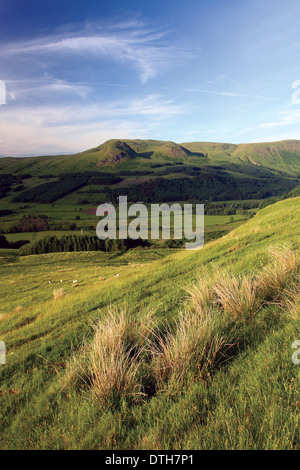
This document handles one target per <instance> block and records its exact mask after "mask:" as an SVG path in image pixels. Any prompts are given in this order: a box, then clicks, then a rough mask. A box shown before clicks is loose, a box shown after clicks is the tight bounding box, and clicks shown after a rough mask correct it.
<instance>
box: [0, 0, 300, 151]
mask: <svg viewBox="0 0 300 470" xmlns="http://www.w3.org/2000/svg"><path fill="white" fill-rule="evenodd" d="M299 59H300V3H299V0H285V1H284V2H283V1H282V0H242V1H241V0H151V1H144V0H110V1H108V0H105V1H102V0H59V1H58V0H0V155H11V156H19V155H47V154H59V153H76V152H80V151H83V150H86V149H89V148H93V147H96V146H98V145H100V144H101V143H103V142H105V141H106V140H108V139H112V138H116V139H157V140H171V141H174V142H177V143H184V142H193V141H200V142H203V141H206V142H228V143H235V144H237V143H252V142H269V141H277V140H283V139H300V126H299V124H300V60H299Z"/></svg>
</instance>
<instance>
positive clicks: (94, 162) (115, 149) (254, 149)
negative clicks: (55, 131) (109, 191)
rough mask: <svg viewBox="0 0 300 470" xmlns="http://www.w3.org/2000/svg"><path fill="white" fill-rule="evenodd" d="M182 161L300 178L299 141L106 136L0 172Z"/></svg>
mask: <svg viewBox="0 0 300 470" xmlns="http://www.w3.org/2000/svg"><path fill="white" fill-rule="evenodd" d="M178 162H180V163H184V164H186V165H193V166H197V167H203V166H213V167H216V166H217V167H220V168H219V169H223V170H225V171H227V172H230V173H241V170H242V173H245V174H249V173H253V172H254V174H257V173H258V172H259V171H260V172H261V171H265V170H267V171H269V172H271V173H272V174H276V175H277V176H293V177H295V176H296V177H300V141H299V140H286V141H281V142H272V143H255V144H239V145H234V144H227V143H224V144H223V143H213V142H189V143H183V144H177V143H175V142H167V141H159V140H139V139H137V140H128V139H126V140H120V139H111V140H108V141H107V142H105V143H103V144H101V145H99V146H98V147H95V148H92V149H89V150H86V151H84V152H80V153H77V154H74V155H55V156H41V157H24V158H13V157H4V158H1V159H0V173H11V174H14V175H17V174H22V173H30V174H32V175H36V176H39V175H44V174H49V173H52V174H54V175H58V174H62V173H70V172H84V171H99V172H101V171H107V170H109V171H113V172H116V171H118V170H149V169H151V168H153V167H154V168H155V166H154V165H164V164H166V163H171V164H172V163H178Z"/></svg>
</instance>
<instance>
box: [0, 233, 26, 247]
mask: <svg viewBox="0 0 300 470" xmlns="http://www.w3.org/2000/svg"><path fill="white" fill-rule="evenodd" d="M27 243H30V242H29V240H17V241H15V242H9V241H8V240H7V239H6V237H5V236H4V235H0V248H14V249H17V248H21V247H22V246H23V245H26V244H27Z"/></svg>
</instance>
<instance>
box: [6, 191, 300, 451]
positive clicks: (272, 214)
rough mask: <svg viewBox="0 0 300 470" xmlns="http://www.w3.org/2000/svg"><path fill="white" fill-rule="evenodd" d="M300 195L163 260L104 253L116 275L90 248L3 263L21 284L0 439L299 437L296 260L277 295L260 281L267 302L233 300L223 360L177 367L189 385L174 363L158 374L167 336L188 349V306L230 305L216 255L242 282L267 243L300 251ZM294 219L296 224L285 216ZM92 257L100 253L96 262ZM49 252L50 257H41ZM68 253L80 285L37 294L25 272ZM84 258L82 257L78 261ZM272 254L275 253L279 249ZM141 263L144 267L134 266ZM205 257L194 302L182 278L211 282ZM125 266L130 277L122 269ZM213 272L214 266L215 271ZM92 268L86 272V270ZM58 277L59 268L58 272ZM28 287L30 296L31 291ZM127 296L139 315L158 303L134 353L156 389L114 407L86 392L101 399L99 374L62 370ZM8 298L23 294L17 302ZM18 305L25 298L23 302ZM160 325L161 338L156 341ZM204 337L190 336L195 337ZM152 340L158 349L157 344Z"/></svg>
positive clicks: (194, 444)
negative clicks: (70, 379) (93, 377)
mask: <svg viewBox="0 0 300 470" xmlns="http://www.w3.org/2000/svg"><path fill="white" fill-rule="evenodd" d="M299 202H300V201H299V199H294V200H286V201H283V202H280V203H278V204H276V205H275V206H273V207H271V206H270V207H267V208H266V209H264V210H263V211H262V212H260V213H259V214H258V215H257V216H255V217H254V218H253V219H252V220H250V221H249V222H247V224H245V225H244V226H243V227H242V226H241V227H239V228H238V229H237V230H235V231H234V232H233V233H231V234H229V235H227V236H225V237H224V238H222V239H220V240H217V241H214V242H212V243H210V244H209V245H207V246H206V247H204V249H203V250H201V251H200V252H197V253H187V252H185V251H182V252H177V253H175V254H174V255H172V256H170V257H167V258H163V259H158V258H157V259H156V261H153V262H148V261H146V262H141V259H140V260H139V261H138V262H137V261H134V260H130V262H129V263H128V265H126V266H127V267H125V264H123V265H120V264H119V265H114V266H108V265H109V261H108V260H107V261H104V263H103V264H104V266H102V268H101V269H102V270H103V269H106V270H107V273H110V279H109V282H108V283H106V281H105V282H103V281H100V280H99V274H100V276H101V274H102V273H100V269H99V266H98V268H97V256H96V258H94V262H93V261H92V259H93V256H91V254H88V255H87V254H84V255H83V256H82V257H81V254H76V256H73V257H72V258H70V259H68V261H67V258H68V257H67V256H65V255H64V256H59V257H57V256H56V255H54V256H52V255H51V256H46V255H44V256H41V257H34V256H33V257H28V259H27V260H26V261H22V264H21V265H19V266H18V267H16V263H17V262H14V263H11V265H7V264H5V265H4V266H3V267H2V268H1V269H3V271H2V272H3V273H6V275H7V274H9V273H10V275H11V276H12V277H11V278H10V279H9V278H8V276H6V277H7V280H8V281H9V282H10V281H12V280H14V282H15V283H16V284H15V285H12V284H11V287H9V286H7V298H6V300H5V306H4V308H3V310H1V314H2V315H4V318H3V317H2V320H1V339H3V340H4V341H5V343H6V344H7V347H8V356H7V357H8V361H7V365H6V366H5V367H4V366H3V367H2V366H1V369H0V374H1V388H0V395H1V396H0V402H1V414H2V419H1V423H0V431H1V433H0V446H1V448H10V449H12V448H26V449H29V448H33V449H35V448H36V449H37V448H38V449H43V448H47V449H49V448H50V449H175V450H176V449H193V448H203V449H213V448H215V449H229V448H234V449H245V448H253V449H255V448H256V449H259V448H262V449H268V448H274V449H276V448H279V449H297V448H299V441H300V436H299V426H298V425H299V366H298V365H296V364H293V363H292V361H291V357H292V354H293V353H294V352H295V350H294V349H293V348H292V344H293V342H294V341H295V340H296V339H299V336H300V326H299V297H298V294H299V292H298V280H297V279H298V277H297V276H299V273H298V274H297V272H296V271H293V274H292V277H290V276H291V273H292V271H290V272H288V273H287V278H288V279H289V280H288V287H287V288H286V287H285V286H284V287H283V288H282V287H281V288H280V289H281V290H280V291H279V292H277V293H276V289H273V294H274V295H273V294H272V296H271V294H270V292H267V291H266V290H265V289H258V288H256V290H255V298H256V299H257V298H259V299H260V300H259V307H260V308H259V309H258V310H257V311H256V309H254V310H253V312H255V313H253V314H251V315H248V314H247V315H245V316H242V315H233V314H232V315H231V313H230V309H228V308H227V307H226V309H227V313H226V315H225V319H226V322H225V320H224V327H225V326H226V325H227V326H226V328H228V325H229V324H230V323H231V322H232V325H234V326H235V329H234V344H235V346H234V347H232V348H230V349H226V350H223V351H222V354H223V355H221V359H219V357H218V356H216V357H214V356H213V361H211V362H208V367H207V366H206V367H205V368H203V367H202V366H199V364H206V361H205V358H204V360H202V362H199V361H198V365H197V361H194V360H193V361H192V362H191V364H190V365H188V368H187V369H188V370H187V373H186V376H185V373H184V374H181V372H180V373H179V376H180V377H181V378H182V380H183V382H184V385H183V386H182V387H179V389H176V386H174V384H175V385H176V381H175V380H174V376H173V377H172V373H168V374H164V373H163V374H161V375H162V376H163V379H162V380H160V379H159V380H158V379H157V378H156V379H155V377H157V375H155V370H157V369H156V366H155V361H156V358H157V352H158V353H160V354H162V356H163V347H162V345H167V346H169V345H172V348H174V349H172V351H171V356H172V357H173V358H174V357H175V358H176V357H177V356H176V354H178V351H179V352H180V351H183V349H182V348H179V350H178V348H177V352H176V354H175V352H174V351H176V347H177V345H178V344H180V341H179V339H180V337H182V338H184V337H185V336H186V335H187V334H188V331H189V328H188V324H189V323H190V324H194V323H193V322H194V320H193V322H192V321H191V320H189V321H187V323H186V331H185V330H182V331H184V334H183V333H181V330H180V328H181V329H182V328H184V323H183V322H184V317H185V315H184V313H185V312H187V311H189V310H188V309H191V310H190V311H189V315H192V314H193V315H195V316H194V319H197V318H199V317H200V318H201V315H204V314H202V313H201V312H200V307H199V306H201V305H202V300H201V296H202V297H203V298H204V300H205V309H204V308H203V311H206V309H207V308H209V306H213V310H215V309H216V310H217V311H220V312H222V311H224V306H225V305H227V304H225V303H224V302H223V303H222V302H221V301H220V299H219V300H218V293H217V291H216V289H214V288H213V287H214V286H216V285H217V284H216V283H217V281H218V272H217V271H216V266H218V269H219V270H221V269H223V270H225V271H226V272H229V273H230V276H231V278H233V279H238V280H239V283H240V282H241V281H242V280H243V279H245V278H247V277H248V276H249V278H251V279H252V281H251V285H253V282H256V281H257V280H259V275H260V274H262V273H263V272H264V270H265V269H266V270H267V268H265V266H267V260H268V259H270V255H269V254H268V253H267V248H268V247H270V246H273V247H274V246H275V247H281V246H283V245H284V244H286V245H289V246H291V245H292V244H293V249H292V251H293V252H294V253H297V252H298V250H299V240H298V237H299V235H298V234H299V227H300V206H299ZM287 220H289V222H290V223H286V221H287ZM74 255H75V254H74ZM79 255H80V256H79ZM127 256H128V255H127ZM297 256H298V255H297ZM88 259H89V260H90V262H89V263H91V264H87V260H88ZM43 260H45V261H44V262H45V265H43V266H42V265H41V263H42V262H43ZM51 260H52V261H51ZM58 260H60V261H59V262H60V263H61V269H68V268H69V267H70V268H71V269H76V270H77V269H79V271H78V272H77V271H70V273H69V275H70V279H71V278H73V277H74V279H75V278H77V276H75V273H76V274H78V273H79V274H80V275H81V277H79V280H80V282H79V285H78V287H77V288H76V289H70V290H69V288H66V287H65V286H63V289H64V290H65V291H66V292H65V295H64V296H63V297H61V298H58V299H56V300H54V298H53V287H51V289H50V287H49V285H44V287H43V286H41V287H38V288H37V291H36V292H37V293H38V296H37V295H35V289H34V288H33V287H31V289H30V282H29V280H30V281H31V279H32V277H31V278H30V277H27V275H28V274H29V273H31V276H32V275H33V272H35V273H37V272H41V271H42V270H43V268H44V269H47V275H48V274H50V272H52V276H53V273H55V268H56V266H57V261H58ZM79 260H82V261H81V262H79ZM124 261H125V260H124ZM77 262H78V263H79V264H78V266H75V263H77ZM23 263H24V264H23ZM34 263H36V266H35V267H34V269H33V268H32V266H33V265H34ZM105 263H107V264H105ZM273 263H275V264H276V260H275V261H273ZM297 263H298V262H297ZM297 263H296V265H297ZM137 264H142V265H143V266H139V267H133V266H136V265H137ZM290 264H291V265H292V264H293V263H290ZM72 265H73V267H72ZM287 265H289V263H287ZM203 266H206V267H207V270H208V272H209V273H210V276H209V277H208V280H207V287H206V291H207V292H208V293H209V295H208V298H207V296H206V294H205V293H203V292H202V293H201V295H199V296H196V297H195V296H194V299H196V300H195V302H193V299H189V300H187V298H186V291H184V289H183V287H184V286H194V287H189V288H190V290H192V289H194V290H195V291H196V290H198V291H199V292H200V291H201V285H199V282H198V281H197V278H198V277H199V271H200V278H201V271H202V269H201V267H203ZM279 268H280V263H278V269H279ZM272 269H273V270H274V264H273V268H272ZM297 269H298V267H297ZM51 270H52V271H51ZM288 271H289V270H288ZM65 272H66V273H68V271H65ZM116 272H118V273H120V277H118V278H114V273H116ZM212 272H214V273H215V274H216V275H215V276H212V275H211V273H212ZM220 272H221V271H220ZM223 272H224V271H223ZM270 272H272V271H270ZM84 273H88V274H87V275H86V277H84ZM92 273H93V274H92ZM122 273H123V274H122ZM257 273H258V274H257ZM259 273H260V274H259ZM21 276H23V278H22V277H21ZM59 276H61V273H59V274H58V275H57V279H59ZM96 276H97V277H96ZM274 277H275V276H273V278H274ZM287 278H286V279H287ZM291 279H292V280H293V285H292V283H291V281H290V280H291ZM221 280H222V279H221ZM20 283H22V288H21V284H20ZM211 287H212V289H211ZM15 288H17V291H18V292H19V300H20V299H21V298H22V290H23V289H24V290H26V289H27V295H28V299H27V303H26V305H20V302H19V300H18V305H16V304H14V299H13V292H14V289H15ZM55 288H56V287H55ZM60 288H61V286H60ZM9 289H11V290H10V291H9ZM48 290H49V292H48ZM9 292H10V293H11V299H9ZM278 293H280V295H278ZM258 295H259V297H257V296H258ZM265 295H267V298H268V300H266V297H264V296H265ZM29 296H32V300H31V301H30V299H29ZM43 296H44V297H46V298H44V299H43ZM124 301H126V302H127V304H130V310H129V318H131V319H132V318H134V319H137V318H139V315H140V313H141V312H142V311H144V310H147V309H151V308H153V307H155V309H156V317H155V318H156V320H155V322H154V325H152V326H151V328H150V330H151V333H150V334H149V336H147V335H144V336H145V337H146V338H147V337H148V340H147V341H146V343H145V344H146V346H145V347H144V346H138V348H139V351H141V352H140V353H139V354H136V355H135V354H130V355H129V357H130V358H134V359H135V360H136V361H137V363H138V364H139V366H140V368H139V370H138V373H137V375H136V376H135V377H136V378H137V379H138V380H140V379H142V382H139V383H142V386H143V387H144V390H143V389H142V392H143V393H146V395H147V396H146V397H145V396H143V395H130V394H127V392H125V394H123V392H122V393H121V394H119V397H118V399H117V401H116V406H115V407H112V406H110V407H107V405H105V404H104V402H103V401H102V400H100V401H99V399H97V400H96V401H97V404H95V401H94V400H87V396H88V395H89V397H90V398H93V394H92V388H93V387H92V382H88V383H85V382H84V381H80V380H79V384H80V385H79V386H78V385H77V386H75V387H73V386H69V387H65V388H62V384H61V382H60V381H59V380H58V375H57V372H59V374H60V375H61V376H62V377H63V376H64V374H65V368H66V367H67V364H69V360H70V356H71V355H72V351H74V350H75V354H77V356H76V357H77V360H78V362H79V361H80V352H81V345H82V342H84V344H86V345H91V344H93V340H94V338H95V332H94V330H93V328H92V327H91V326H90V325H91V324H93V322H94V321H95V317H97V321H99V322H100V323H99V325H100V324H101V325H103V324H105V322H106V318H107V317H106V316H105V312H106V311H107V309H108V308H112V309H113V311H114V312H119V311H120V309H121V306H122V305H124ZM211 302H212V303H211ZM239 302H240V300H239V301H238V302H237V305H239ZM10 305H13V308H12V309H10ZM197 305H198V307H197ZM222 305H223V306H222ZM230 305H232V303H230ZM16 306H20V307H22V309H21V310H20V311H18V312H14V310H15V308H16ZM230 308H232V307H230ZM197 309H198V310H197ZM181 312H182V313H181ZM197 312H198V313H197ZM186 318H187V319H188V317H186ZM229 319H230V320H229ZM107 321H108V320H107ZM227 321H229V323H227ZM136 323H137V329H138V331H140V329H139V328H140V327H139V326H138V322H136ZM199 324H201V322H199ZM158 327H159V331H161V333H160V334H159V337H160V338H161V341H163V343H162V345H160V343H159V341H158V340H155V338H156V336H157V333H158ZM134 331H136V330H135V329H134ZM138 337H141V338H142V336H140V335H137V336H136V334H135V335H134V336H131V338H132V339H131V340H130V341H132V343H130V344H136V342H137V338H138ZM173 338H176V341H175V339H173ZM194 339H197V338H194ZM194 339H193V335H191V340H194ZM229 339H231V335H230V336H229ZM126 341H127V340H126ZM155 341H156V342H155ZM153 342H155V346H156V347H155V348H154V349H155V352H154V353H152V351H153V349H151V347H150V346H151V345H152V343H153ZM227 342H228V341H227ZM123 344H124V342H123ZM125 344H127V347H126V349H125V350H126V351H130V348H131V346H129V349H128V343H126V342H125ZM191 344H192V341H191ZM187 350H188V351H190V350H191V349H189V348H187ZM196 351H197V349H196ZM11 353H13V354H11ZM196 355H197V353H196ZM87 357H88V355H87ZM188 357H190V352H189V353H188ZM198 358H199V355H198ZM183 363H184V364H186V362H184V361H183ZM187 363H188V361H187ZM163 364H165V360H164V361H163ZM188 364H189V363H188ZM195 364H196V366H195ZM154 366H155V367H154ZM158 370H159V369H158ZM195 370H196V373H195ZM204 370H205V374H204V373H203V372H204ZM147 376H148V377H149V376H150V378H151V377H152V379H151V380H153V379H155V380H156V382H155V380H154V385H155V388H154V389H153V388H152V389H151V387H150V385H152V384H153V382H151V380H150V379H148V382H145V377H147ZM177 376H178V374H177ZM188 376H189V377H191V376H192V377H193V376H194V377H195V380H189V379H188V378H187V377H188ZM158 377H159V375H158ZM149 380H150V382H149ZM77 384H78V382H77ZM147 385H148V389H146V386H147ZM136 398H138V400H136Z"/></svg>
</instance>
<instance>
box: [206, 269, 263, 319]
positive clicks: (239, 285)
mask: <svg viewBox="0 0 300 470" xmlns="http://www.w3.org/2000/svg"><path fill="white" fill-rule="evenodd" d="M213 290H214V292H215V294H216V302H217V303H218V304H219V305H220V306H221V307H222V309H223V311H224V313H225V314H227V315H230V316H232V317H234V318H235V319H238V320H250V321H251V320H253V318H254V316H255V314H256V313H257V311H258V310H259V308H260V301H259V298H258V296H257V283H256V280H255V279H254V278H253V277H252V276H243V277H241V276H232V275H230V274H223V276H222V278H220V279H218V281H217V282H216V284H215V286H214V287H213Z"/></svg>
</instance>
